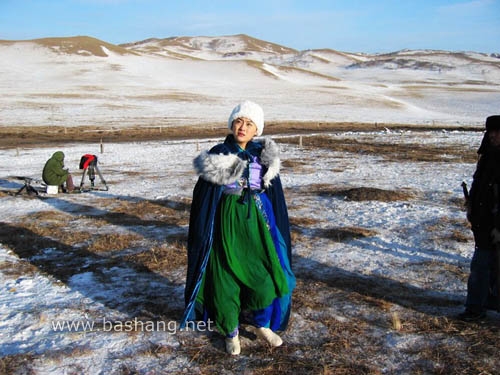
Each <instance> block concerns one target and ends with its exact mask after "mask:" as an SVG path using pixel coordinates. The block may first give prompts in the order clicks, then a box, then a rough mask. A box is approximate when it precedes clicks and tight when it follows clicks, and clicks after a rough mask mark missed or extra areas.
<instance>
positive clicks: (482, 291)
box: [465, 247, 498, 311]
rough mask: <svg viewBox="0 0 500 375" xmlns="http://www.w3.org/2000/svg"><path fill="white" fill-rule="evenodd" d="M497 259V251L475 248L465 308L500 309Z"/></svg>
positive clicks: (476, 309)
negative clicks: (499, 306)
mask: <svg viewBox="0 0 500 375" xmlns="http://www.w3.org/2000/svg"><path fill="white" fill-rule="evenodd" d="M497 257H498V254H497V251H495V250H489V249H488V250H485V249H480V248H478V247H476V248H475V250H474V255H473V256H472V260H471V263H470V275H469V279H468V281H467V300H466V302H465V306H466V307H467V308H468V309H471V310H474V311H486V309H487V308H494V309H497V308H498V302H497V300H498V297H497V296H498V291H497V285H496V284H497V283H496V278H497V274H498V272H497Z"/></svg>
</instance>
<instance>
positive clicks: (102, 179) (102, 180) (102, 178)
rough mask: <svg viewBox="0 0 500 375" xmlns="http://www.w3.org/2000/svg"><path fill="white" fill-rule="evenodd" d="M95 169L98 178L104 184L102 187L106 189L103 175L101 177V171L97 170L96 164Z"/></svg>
mask: <svg viewBox="0 0 500 375" xmlns="http://www.w3.org/2000/svg"><path fill="white" fill-rule="evenodd" d="M95 170H96V171H97V174H98V175H99V178H100V179H101V182H102V183H103V184H104V188H105V189H106V190H108V185H106V181H104V177H102V174H101V171H100V170H99V167H98V166H97V165H96V166H95Z"/></svg>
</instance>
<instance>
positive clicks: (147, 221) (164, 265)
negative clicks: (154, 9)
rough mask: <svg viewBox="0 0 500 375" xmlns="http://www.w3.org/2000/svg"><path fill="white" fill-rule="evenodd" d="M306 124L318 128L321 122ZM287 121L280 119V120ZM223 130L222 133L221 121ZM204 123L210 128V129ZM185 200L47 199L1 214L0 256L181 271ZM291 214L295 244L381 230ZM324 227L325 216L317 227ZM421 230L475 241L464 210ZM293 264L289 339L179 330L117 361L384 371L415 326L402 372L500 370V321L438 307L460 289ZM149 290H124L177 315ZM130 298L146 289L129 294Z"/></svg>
mask: <svg viewBox="0 0 500 375" xmlns="http://www.w3.org/2000/svg"><path fill="white" fill-rule="evenodd" d="M297 126H299V124H298V125H297ZM309 126H311V127H312V128H313V127H314V126H316V124H309ZM10 130H11V131H12V129H10ZM45 130H46V131H49V130H51V131H52V130H53V131H55V132H56V133H55V138H56V139H57V138H59V137H62V138H64V137H66V136H67V133H66V134H65V133H64V131H63V129H45ZM94 130H95V132H96V133H94V134H92V135H87V136H88V137H95V136H96V135H97V136H99V131H100V130H98V129H97V128H96V129H94ZM286 130H287V129H286V128H284V127H283V128H281V129H280V130H279V131H283V132H285V131H286ZM288 130H289V129H288ZM30 131H33V132H35V133H36V132H38V131H41V129H40V130H33V129H31V130H28V131H27V135H26V137H27V138H22V135H21V133H20V132H19V133H16V134H17V136H18V137H19V138H18V139H25V140H26V142H28V144H31V143H30V142H32V144H36V142H37V140H35V139H30V137H31V136H33V134H35V133H30ZM79 131H81V129H75V130H71V131H70V133H72V132H73V133H72V135H71V136H73V137H74V136H75V135H76V134H79V133H78V132H79ZM134 131H137V132H139V133H138V134H141V135H140V137H141V136H142V137H149V136H151V137H153V135H155V136H157V135H158V134H154V131H155V130H144V131H139V130H132V129H129V130H125V131H123V132H117V133H116V137H117V139H120V140H126V139H130V137H133V136H134ZM169 131H170V129H169ZM184 132H185V129H184ZM216 132H217V133H219V129H218V130H216ZM165 133H166V132H165ZM36 134H38V133H36ZM51 134H52V135H53V134H54V133H50V134H46V135H45V136H44V137H46V138H44V137H42V140H41V141H42V142H45V140H46V141H47V142H49V143H50V142H52V140H49V139H50V135H51ZM82 134H83V133H82ZM85 134H87V133H85ZM172 134H175V135H173V137H174V138H175V137H182V136H184V135H183V134H182V132H180V131H179V132H178V133H176V130H175V129H174V130H172ZM203 134H205V135H208V134H210V131H209V132H208V133H203ZM0 135H1V134H0ZM0 138H1V137H0ZM7 138H8V137H7ZM320 138H321V137H318V139H320ZM59 139H60V138H59ZM1 142H4V141H1ZM1 142H0V145H4V146H6V145H7V142H6V141H5V143H1ZM414 146H415V145H411V146H406V145H404V146H402V145H380V144H373V145H369V144H368V143H366V144H361V145H360V144H352V145H349V144H348V145H347V146H346V147H345V149H344V151H346V152H358V151H359V150H360V149H361V150H363V151H364V152H368V153H373V154H374V155H380V156H384V157H395V158H396V157H399V156H401V155H404V154H410V149H409V148H410V147H414ZM9 147H12V144H11V146H9ZM307 147H322V148H328V149H329V150H337V147H343V146H342V145H341V144H340V142H339V143H335V144H333V145H332V144H329V143H328V142H327V143H324V142H323V141H321V142H319V143H318V144H317V145H315V146H313V145H310V144H307ZM440 152H443V149H442V148H439V152H438V150H436V149H434V147H433V146H427V145H426V146H422V147H421V148H420V149H417V150H416V151H415V152H414V153H413V154H414V155H413V156H411V158H410V156H408V158H410V159H407V160H438V161H442V160H443V157H442V156H440V155H439V153H440ZM446 153H447V155H452V159H453V160H457V161H458V160H460V161H463V159H461V158H462V157H463V155H465V154H467V152H463V151H462V152H459V151H458V150H454V149H453V148H450V149H449V150H446ZM472 154H473V153H472ZM391 155H392V156H391ZM284 166H285V167H286V168H292V169H293V170H296V169H301V168H307V164H306V163H305V162H304V161H293V162H292V161H291V162H287V163H285V164H284ZM286 193H287V194H291V195H293V194H300V195H303V194H309V195H317V196H321V197H337V198H340V199H345V200H347V201H365V200H376V201H383V202H391V201H399V200H402V201H405V200H414V199H418V198H419V197H417V196H416V194H415V193H414V192H411V191H392V190H383V189H374V188H370V187H364V186H360V187H355V188H349V189H346V188H345V187H338V186H334V185H330V184H311V185H309V186H307V187H306V188H304V189H303V190H302V189H300V188H296V189H290V190H288V191H287V192H286ZM0 194H1V193H0ZM20 199H24V198H20ZM25 199H28V198H25ZM29 199H31V198H29ZM450 204H452V205H455V206H458V205H461V204H462V202H461V201H459V200H455V201H450ZM189 207H190V201H189V200H178V201H169V200H137V199H134V200H132V199H131V200H127V199H105V198H103V199H102V200H100V203H99V210H95V207H92V206H88V207H87V206H79V208H78V210H77V211H74V212H60V211H44V212H38V213H36V214H32V215H28V216H26V217H23V218H20V220H19V221H18V222H16V223H9V224H7V223H0V243H2V244H3V246H6V247H8V248H10V249H12V250H13V251H14V252H15V253H16V254H17V255H18V256H19V257H20V258H21V260H19V261H18V262H16V263H15V264H13V263H11V262H4V263H3V264H2V265H1V266H0V271H1V272H2V273H3V274H7V275H12V276H23V275H24V276H25V275H33V274H34V273H36V272H45V273H47V274H49V275H52V276H54V278H56V279H58V280H61V282H67V281H68V279H69V278H70V277H71V276H73V275H75V274H77V273H79V272H85V271H89V270H90V271H93V272H94V273H95V274H99V277H101V278H103V282H107V281H108V280H105V279H104V278H105V277H106V276H105V274H106V272H105V270H107V269H111V268H113V267H129V268H130V267H134V268H135V269H137V270H138V273H137V275H139V271H140V275H141V277H146V278H151V279H154V280H158V279H155V278H156V277H158V275H162V276H164V275H166V276H168V275H172V274H181V275H183V274H184V271H185V267H186V262H187V258H186V240H187V238H186V237H187V225H188V220H189ZM94 211H97V213H95V212H94ZM292 212H293V211H292ZM290 221H291V225H292V237H293V241H294V244H296V245H297V244H300V245H302V246H304V247H307V245H308V244H311V243H312V244H314V243H315V241H316V242H317V239H318V238H320V239H328V240H331V241H338V242H346V241H350V240H351V239H354V238H360V237H367V236H375V235H377V233H376V231H373V230H370V229H366V228H361V227H353V226H349V227H336V226H334V225H325V223H324V222H322V221H321V220H320V219H317V218H315V217H314V213H311V215H310V216H300V217H298V216H293V215H291V217H290ZM143 227H148V228H155V229H160V230H161V233H163V234H164V237H162V238H161V239H159V238H157V237H154V236H153V235H149V234H144V233H145V232H144V231H141V228H143ZM319 227H325V228H323V229H318V228H319ZM116 228H119V230H116ZM423 230H425V231H426V232H428V233H429V236H428V238H429V240H430V241H436V243H437V242H438V241H439V244H440V246H446V244H453V243H458V242H465V241H471V239H470V233H468V232H467V231H468V230H469V229H468V228H467V223H466V222H465V221H464V220H456V219H452V218H446V217H445V218H442V220H440V221H439V222H433V223H427V224H426V226H425V228H423ZM445 234H447V235H445ZM47 251H52V252H53V254H52V255H47V254H50V253H47ZM411 266H413V267H418V268H420V269H423V270H427V271H429V272H431V271H432V272H446V273H448V274H452V275H455V276H456V277H458V278H459V279H462V280H464V282H465V278H466V274H467V270H464V269H462V268H460V267H459V266H458V265H455V264H449V263H446V262H444V261H443V262H434V263H426V262H422V263H421V264H416V263H413V264H412V265H411ZM294 267H295V268H294V270H295V273H296V276H297V288H296V289H295V291H294V296H293V311H294V316H292V319H291V321H290V330H289V331H287V333H285V344H284V345H283V346H282V347H280V348H277V349H270V348H268V347H266V346H265V345H262V344H261V343H259V342H258V341H257V340H255V335H254V333H253V332H252V331H251V329H250V328H248V327H247V326H246V325H245V324H243V326H242V336H243V339H244V340H245V341H244V343H245V352H246V353H245V354H244V355H242V356H241V357H240V358H238V359H237V360H236V359H235V358H231V357H230V356H227V355H225V353H224V343H223V340H222V338H221V337H220V336H218V335H206V336H204V335H193V336H187V337H182V336H179V342H180V346H179V347H176V348H175V349H172V347H170V346H163V345H161V344H153V343H150V345H149V346H148V345H147V344H145V345H144V349H143V350H142V351H140V352H137V353H132V354H130V358H127V361H126V362H125V361H124V363H123V364H122V366H121V367H120V369H119V371H120V372H121V373H123V374H134V373H140V372H141V369H140V368H136V367H135V366H139V365H138V364H137V365H136V363H138V362H139V361H135V360H134V359H135V357H136V356H137V357H138V356H142V357H144V356H145V357H151V358H152V359H155V360H159V359H160V360H164V361H166V363H168V361H169V358H171V357H172V356H177V357H181V356H185V357H187V358H189V359H190V362H189V365H188V366H186V368H185V369H183V370H184V373H190V372H192V371H194V370H193V369H196V370H199V373H202V374H209V373H224V374H227V373H248V374H257V375H267V374H289V373H291V372H293V373H302V374H325V375H327V374H330V375H350V374H353V375H354V374H356V375H358V374H382V373H388V371H389V373H390V371H391V370H390V369H384V370H383V368H384V366H386V365H387V363H388V362H390V361H391V359H387V358H390V356H392V355H394V353H395V351H394V350H395V349H394V348H392V349H391V348H389V347H388V346H390V345H388V342H391V341H392V340H396V341H397V340H399V339H401V340H403V341H404V340H405V339H406V338H413V339H417V338H419V339H420V341H419V343H420V344H418V345H408V346H407V347H406V348H403V349H400V350H398V355H400V356H404V359H402V358H397V359H396V358H395V359H394V362H396V363H397V362H399V363H400V364H401V365H403V364H404V366H406V367H405V368H404V371H406V373H411V374H445V373H446V374H448V373H450V374H495V373H497V370H498V368H499V366H500V361H499V360H498V359H497V358H498V356H497V353H498V351H499V350H500V342H499V341H498V335H499V334H500V327H499V326H500V324H498V322H496V323H495V322H492V321H488V323H485V324H465V323H462V322H459V321H456V320H454V319H451V318H448V317H446V316H443V315H442V314H440V312H441V311H444V310H446V309H447V308H455V307H457V301H455V300H448V299H446V298H442V297H439V296H436V295H435V294H433V293H432V292H427V291H426V290H425V289H421V288H417V287H414V286H412V285H411V284H407V283H404V282H401V281H399V280H392V279H388V278H384V277H380V276H379V277H376V276H366V275H362V274H355V273H351V272H347V271H345V270H342V269H340V268H336V267H331V266H326V265H324V264H321V263H319V262H318V263H316V262H314V261H312V260H310V259H307V258H303V257H300V256H298V257H297V259H295V260H294ZM108 285H110V284H108ZM111 285H113V284H111ZM142 294H143V291H142V290H140V287H137V289H134V290H130V291H129V295H128V298H130V300H131V302H130V305H131V306H132V307H134V308H137V309H138V310H140V311H142V312H144V313H145V314H147V313H149V314H152V315H155V316H160V315H161V316H163V314H167V316H168V317H172V318H176V317H178V316H179V314H180V312H179V311H178V310H177V308H176V307H175V303H173V301H171V300H168V299H166V300H162V301H155V300H154V299H153V298H150V299H149V300H148V301H144V300H140V298H141V297H143V296H142ZM135 299H139V301H134V300H135ZM172 303H173V305H174V306H173V307H172V306H171V304H172ZM291 332H293V333H294V335H293V337H296V338H297V337H299V338H303V340H301V341H300V342H294V341H293V340H289V339H290V337H287V335H289V334H290V333H291ZM134 335H135V336H133V339H134V340H139V339H140V337H139V335H138V334H137V333H134ZM79 350H82V353H80V352H79ZM85 350H86V349H85V348H80V349H78V348H75V349H74V350H73V351H68V352H64V353H62V352H58V351H54V352H47V353H45V354H44V356H45V357H46V358H51V360H53V361H58V360H62V358H65V357H67V356H69V357H71V356H73V357H74V358H76V359H79V358H80V357H82V356H83V357H87V356H89V355H90V353H88V352H85ZM128 359H130V360H128ZM386 359H387V360H386ZM36 360H39V359H38V358H37V357H36V356H34V355H30V354H18V355H8V356H2V357H0V374H3V373H6V374H31V373H35V372H36V371H35V370H34V368H35V365H34V362H35V361H36ZM401 369H402V368H400V370H401ZM74 370H75V371H80V370H81V368H78V367H75V369H74ZM181 370H182V369H181ZM401 371H403V370H401Z"/></svg>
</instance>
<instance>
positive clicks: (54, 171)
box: [42, 151, 69, 186]
mask: <svg viewBox="0 0 500 375" xmlns="http://www.w3.org/2000/svg"><path fill="white" fill-rule="evenodd" d="M63 167H64V153H63V152H62V151H56V152H54V154H53V155H52V157H51V158H50V159H49V160H47V162H46V163H45V167H43V173H42V179H43V181H44V182H45V183H46V184H47V185H58V186H59V185H62V184H63V183H64V182H66V178H67V177H68V174H69V172H68V171H67V170H65V169H63Z"/></svg>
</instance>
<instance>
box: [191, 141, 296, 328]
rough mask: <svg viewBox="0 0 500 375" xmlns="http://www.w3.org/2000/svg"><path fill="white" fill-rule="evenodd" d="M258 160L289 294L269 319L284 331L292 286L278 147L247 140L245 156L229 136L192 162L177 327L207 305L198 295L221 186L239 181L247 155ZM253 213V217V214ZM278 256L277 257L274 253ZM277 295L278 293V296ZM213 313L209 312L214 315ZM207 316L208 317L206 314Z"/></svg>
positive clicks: (198, 316)
mask: <svg viewBox="0 0 500 375" xmlns="http://www.w3.org/2000/svg"><path fill="white" fill-rule="evenodd" d="M248 154H250V155H253V156H257V157H259V160H260V162H261V164H262V167H263V194H265V195H266V197H267V198H268V201H267V199H265V200H266V201H267V202H269V210H271V211H272V213H273V215H272V216H274V222H273V223H272V225H271V227H270V232H269V235H270V236H271V238H272V239H273V242H274V244H275V245H276V247H279V249H284V251H281V252H280V251H279V249H278V248H276V249H275V251H276V253H277V255H276V256H278V257H280V256H281V257H282V258H284V259H280V262H282V263H283V261H284V264H285V268H287V267H288V268H287V269H286V270H284V271H287V276H288V283H289V285H288V286H289V290H288V293H287V294H286V295H282V296H280V295H278V298H276V300H275V301H273V302H272V304H274V305H276V306H277V307H278V308H276V309H274V310H277V311H279V316H278V317H276V316H273V322H272V323H271V324H272V327H271V328H273V329H274V330H278V329H279V330H284V329H285V328H286V326H287V324H288V319H289V315H290V309H291V291H292V290H293V288H294V286H295V284H294V283H295V279H294V277H293V274H291V239H290V225H289V219H288V211H287V207H286V202H285V198H284V194H283V188H282V184H281V180H280V177H279V166H280V162H279V157H278V147H277V146H276V144H275V143H274V142H273V141H271V140H269V139H264V141H263V142H253V141H252V142H249V144H248V145H247V148H246V151H245V152H244V153H242V152H241V150H240V149H239V148H238V145H237V144H236V143H235V142H234V138H233V137H232V135H229V136H228V137H227V138H226V140H225V141H224V143H222V144H219V145H217V146H215V147H214V148H212V149H211V150H210V151H209V152H208V153H202V154H201V155H200V156H198V157H197V158H196V159H195V161H194V165H195V169H196V170H197V172H198V174H199V175H200V177H199V179H198V182H197V183H196V185H195V188H194V191H193V202H192V205H191V214H190V223H189V235H188V270H187V276H186V288H185V304H186V306H185V311H184V314H183V317H182V320H181V327H185V325H186V322H187V321H191V320H197V319H203V314H204V313H206V311H207V309H206V307H207V306H204V304H203V300H204V298H203V296H201V298H200V296H199V295H198V294H199V292H200V289H202V284H203V281H204V275H205V271H206V270H207V265H208V263H209V262H210V261H211V258H210V256H211V252H212V251H213V245H214V238H215V237H216V233H215V231H214V229H215V228H216V227H217V224H216V218H217V213H218V211H219V209H220V205H221V200H222V199H223V191H224V186H225V185H228V184H231V183H233V182H234V181H237V180H240V179H241V178H242V176H243V175H244V171H245V168H246V167H247V166H248V161H247V160H245V155H248ZM254 214H255V213H254ZM278 253H279V254H278ZM278 294H279V293H278ZM212 313H213V311H212ZM205 318H206V316H205Z"/></svg>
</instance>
